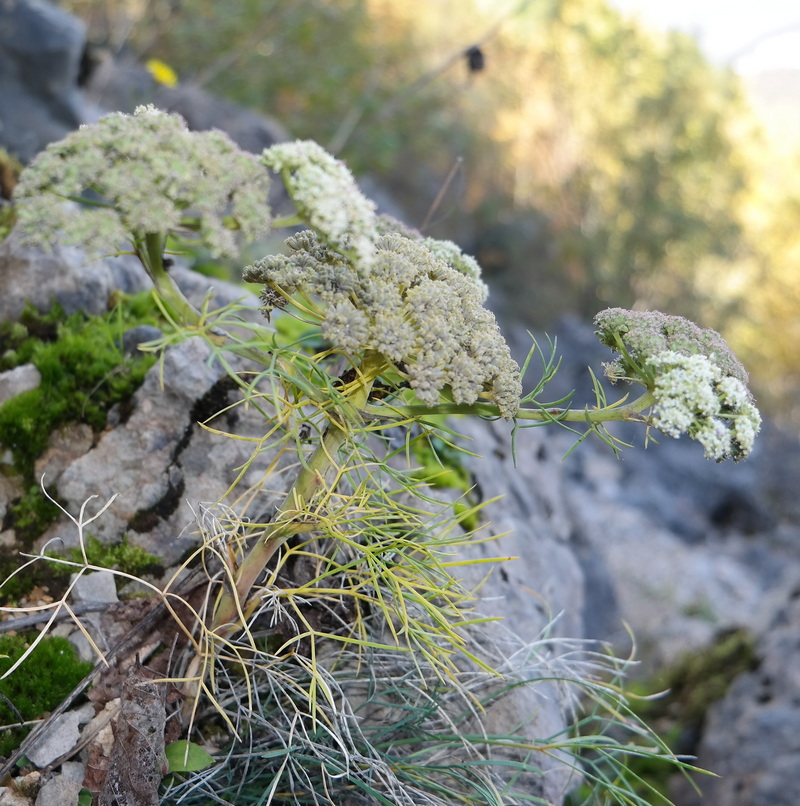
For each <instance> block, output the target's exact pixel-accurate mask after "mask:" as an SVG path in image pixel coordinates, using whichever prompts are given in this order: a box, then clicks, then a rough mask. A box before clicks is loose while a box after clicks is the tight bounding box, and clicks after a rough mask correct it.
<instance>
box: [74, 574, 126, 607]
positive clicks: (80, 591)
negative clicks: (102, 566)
mask: <svg viewBox="0 0 800 806" xmlns="http://www.w3.org/2000/svg"><path fill="white" fill-rule="evenodd" d="M72 581H73V582H74V583H75V584H74V585H73V586H72V598H73V599H74V601H75V603H76V604H84V603H86V604H99V603H105V604H112V603H114V602H118V601H119V598H118V597H117V583H116V577H115V576H114V574H113V573H111V571H92V572H90V573H85V574H81V576H80V578H79V579H78V580H77V581H76V580H75V574H73V575H72Z"/></svg>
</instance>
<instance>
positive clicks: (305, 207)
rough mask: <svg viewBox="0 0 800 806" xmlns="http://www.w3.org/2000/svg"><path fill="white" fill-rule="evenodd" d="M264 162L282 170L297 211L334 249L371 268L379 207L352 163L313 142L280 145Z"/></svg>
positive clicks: (277, 169)
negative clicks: (354, 172) (357, 177)
mask: <svg viewBox="0 0 800 806" xmlns="http://www.w3.org/2000/svg"><path fill="white" fill-rule="evenodd" d="M261 161H262V162H263V163H264V164H265V165H266V166H267V167H268V168H271V169H272V170H273V171H276V172H278V173H280V175H281V177H282V179H283V182H284V184H285V185H286V190H287V191H288V192H289V195H290V196H291V197H292V201H293V202H294V203H295V205H296V206H297V209H298V212H299V213H300V214H301V215H302V216H303V218H304V219H305V220H306V221H307V222H308V223H309V224H310V225H311V227H313V228H314V229H315V230H316V231H317V232H318V233H319V234H320V235H321V236H322V238H323V239H324V240H325V241H326V242H327V243H328V244H329V245H330V246H332V247H333V248H334V249H336V250H337V251H339V252H342V253H344V254H348V255H352V256H353V257H354V258H355V259H356V260H357V261H358V262H359V263H360V264H361V265H362V266H365V267H366V266H369V265H370V264H371V263H372V260H373V258H374V255H375V247H374V245H373V242H372V241H373V238H374V236H375V227H376V217H375V205H374V204H373V203H372V202H371V201H370V200H369V199H368V198H367V197H366V196H364V195H363V194H362V193H361V191H360V190H359V189H358V186H357V185H356V182H355V179H353V175H352V174H351V173H350V171H349V170H348V169H347V166H346V165H345V164H344V163H343V162H341V161H339V160H337V159H335V158H334V157H333V156H331V155H330V154H329V153H328V152H327V151H325V149H324V148H322V146H320V145H318V144H317V143H315V142H313V141H312V140H296V141H295V142H292V143H278V144H277V145H274V146H272V147H271V148H268V149H266V150H265V151H264V153H263V154H262V155H261Z"/></svg>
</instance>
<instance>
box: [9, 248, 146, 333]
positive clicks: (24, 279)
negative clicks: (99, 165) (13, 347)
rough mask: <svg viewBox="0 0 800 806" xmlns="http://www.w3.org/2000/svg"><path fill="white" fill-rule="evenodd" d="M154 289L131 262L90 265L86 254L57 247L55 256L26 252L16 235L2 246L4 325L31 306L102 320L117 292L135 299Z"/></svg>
mask: <svg viewBox="0 0 800 806" xmlns="http://www.w3.org/2000/svg"><path fill="white" fill-rule="evenodd" d="M151 286H152V284H151V283H150V280H149V278H148V277H147V274H146V272H145V270H144V269H143V268H142V266H141V264H140V263H139V262H138V261H137V260H136V259H135V258H133V257H131V256H122V257H118V258H106V259H104V260H98V261H95V262H93V263H87V262H86V259H85V257H84V254H83V252H82V251H81V250H79V249H76V248H74V247H69V246H55V247H54V248H53V251H52V252H43V251H42V250H40V249H33V248H29V247H24V246H22V245H21V244H20V243H19V236H18V235H17V233H16V232H12V233H11V235H10V236H9V237H8V238H6V240H5V241H3V242H2V243H0V321H16V320H17V319H19V316H20V314H21V313H22V310H23V308H24V307H25V303H26V301H27V302H30V303H31V304H32V305H33V306H34V307H35V308H36V309H37V310H38V311H40V312H46V311H49V310H50V308H51V307H52V305H53V302H57V303H59V304H60V305H61V306H62V307H63V308H64V310H65V311H66V312H67V313H74V312H76V311H85V312H86V313H89V314H93V315H99V314H102V313H106V312H107V310H108V299H109V295H110V294H111V293H112V292H115V291H122V292H123V293H126V294H134V293H138V292H139V291H144V290H146V289H148V288H150V287H151Z"/></svg>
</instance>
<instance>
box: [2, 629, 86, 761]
mask: <svg viewBox="0 0 800 806" xmlns="http://www.w3.org/2000/svg"><path fill="white" fill-rule="evenodd" d="M34 636H35V634H34V635H31V636H30V640H33V638H34ZM29 644H30V641H29V640H28V638H25V637H22V636H10V635H0V655H5V656H6V657H0V674H2V673H4V672H5V671H7V670H8V669H10V668H11V666H13V664H14V663H15V661H17V660H18V659H19V658H20V657H21V656H22V654H23V653H24V652H25V650H26V649H27V647H28V646H29ZM91 670H92V664H91V663H88V662H84V661H80V660H78V657H77V655H76V653H75V648H74V647H73V646H72V644H70V642H69V641H67V639H66V638H58V637H53V638H45V639H43V640H42V641H41V642H40V643H39V645H38V646H37V647H36V649H34V650H33V652H32V653H31V654H30V656H29V657H28V658H27V659H26V660H25V661H24V662H23V664H22V666H21V667H20V668H19V669H17V670H16V671H15V672H14V673H13V674H11V675H10V676H9V677H7V678H6V679H5V680H0V694H2V695H3V697H2V698H0V723H1V724H2V725H3V726H7V727H8V728H11V726H13V725H14V724H15V723H17V724H18V723H19V718H20V716H21V717H22V719H23V720H31V719H38V718H39V717H42V716H44V715H46V714H47V713H48V712H50V711H52V710H53V709H54V708H55V707H56V706H58V705H60V704H61V702H62V701H63V700H64V698H65V697H66V696H67V695H68V694H69V693H70V692H71V691H72V689H73V688H75V686H76V685H77V684H78V683H80V681H81V680H83V678H84V677H86V675H87V674H88V673H89V672H90V671H91ZM8 703H10V704H11V705H13V706H14V708H15V709H16V710H17V712H18V713H15V712H14V710H13V709H12V708H11V707H9V705H8ZM29 730H30V728H21V727H20V728H11V729H6V730H2V731H0V755H2V756H8V755H9V754H10V753H11V752H12V751H13V750H15V749H16V748H17V747H18V746H19V744H20V742H21V741H22V740H23V739H24V738H25V736H26V735H27V734H28V732H29Z"/></svg>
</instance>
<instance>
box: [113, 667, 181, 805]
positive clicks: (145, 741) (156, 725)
mask: <svg viewBox="0 0 800 806" xmlns="http://www.w3.org/2000/svg"><path fill="white" fill-rule="evenodd" d="M154 676H155V675H154V673H153V672H150V671H149V670H148V669H146V668H145V667H144V666H142V665H141V664H140V663H139V659H138V657H137V659H136V663H135V664H134V665H133V666H132V667H131V670H130V672H129V673H128V677H127V679H126V680H125V682H124V684H123V686H122V702H121V708H120V713H119V716H118V717H117V721H116V722H115V724H114V747H113V749H112V751H111V760H110V764H109V767H108V774H107V775H106V780H105V783H104V785H103V790H102V792H101V793H100V800H99V806H158V804H159V803H160V798H159V795H158V785H159V784H160V783H161V779H162V778H163V777H164V775H165V774H166V772H167V769H168V765H167V759H166V756H165V755H164V725H165V722H166V716H167V714H166V697H167V684H166V683H165V682H156V681H154V680H153V677H154Z"/></svg>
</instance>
